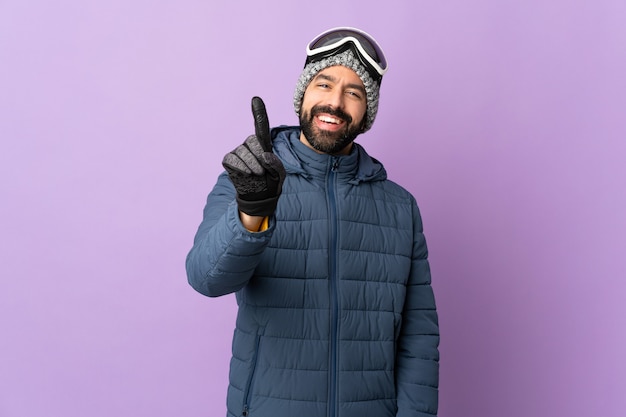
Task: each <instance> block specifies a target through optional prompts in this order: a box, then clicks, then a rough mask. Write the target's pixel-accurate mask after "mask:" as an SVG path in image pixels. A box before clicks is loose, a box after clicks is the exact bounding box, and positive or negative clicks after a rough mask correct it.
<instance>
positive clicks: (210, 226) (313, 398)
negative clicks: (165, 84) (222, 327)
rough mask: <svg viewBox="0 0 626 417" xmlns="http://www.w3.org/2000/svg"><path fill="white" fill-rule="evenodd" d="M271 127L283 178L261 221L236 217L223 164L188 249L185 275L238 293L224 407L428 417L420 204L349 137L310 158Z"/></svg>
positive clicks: (294, 414)
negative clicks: (259, 227) (263, 226)
mask: <svg viewBox="0 0 626 417" xmlns="http://www.w3.org/2000/svg"><path fill="white" fill-rule="evenodd" d="M299 134H300V132H299V130H298V128H294V127H281V128H277V129H273V130H272V136H273V137H274V142H273V145H274V152H275V154H276V155H278V157H279V158H280V159H281V160H282V162H283V164H284V166H285V169H286V171H287V173H288V175H287V178H286V180H285V183H284V185H283V192H282V195H281V197H280V199H279V203H278V208H277V210H276V213H275V216H274V217H273V218H272V219H271V221H270V227H269V229H268V230H266V231H263V232H260V233H250V232H248V231H247V230H245V228H244V227H243V226H242V224H241V222H240V221H239V217H238V211H237V206H236V203H235V201H234V199H235V190H234V188H233V185H232V183H231V182H230V180H229V178H228V176H227V175H226V174H225V173H223V174H222V175H220V177H219V178H218V181H217V184H216V185H215V187H214V189H213V190H212V191H211V193H210V194H209V196H208V199H207V205H206V207H205V209H204V219H203V221H202V223H201V225H200V227H199V229H198V231H197V234H196V237H195V239H194V245H193V248H192V249H191V251H190V252H189V255H188V256H187V264H186V266H187V275H188V279H189V283H190V284H191V285H192V286H193V287H194V288H195V289H196V290H197V291H199V292H200V293H202V294H205V295H207V296H210V297H215V296H221V295H224V294H228V293H232V292H236V299H237V303H238V314H237V320H236V326H235V327H236V328H235V331H234V336H233V343H232V359H231V364H230V377H229V378H230V384H229V387H228V398H227V409H228V416H229V417H233V416H249V417H288V416H289V417H392V416H396V417H409V416H411V417H424V416H434V415H436V414H437V399H438V376H439V367H438V361H439V353H438V343H439V328H438V323H437V313H436V309H435V301H434V296H433V292H432V288H431V285H430V269H429V264H428V260H427V248H426V242H425V240H424V235H423V233H422V222H421V219H420V215H419V211H418V208H417V205H416V202H415V199H414V198H413V197H412V196H411V194H409V193H408V192H407V191H406V190H404V189H403V188H401V187H400V186H398V185H396V184H395V183H393V182H391V181H389V180H387V175H386V172H385V170H384V168H383V166H382V165H381V164H380V163H379V162H378V161H376V160H375V159H373V158H371V157H370V156H368V154H367V153H366V152H365V150H364V149H363V148H362V147H361V146H359V145H358V144H356V143H355V144H354V146H353V150H352V152H351V153H350V155H346V156H332V155H326V154H317V153H316V152H313V151H312V150H310V149H309V148H307V147H306V146H304V145H303V144H302V143H301V142H300V141H299V140H298V138H299Z"/></svg>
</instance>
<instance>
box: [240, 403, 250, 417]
mask: <svg viewBox="0 0 626 417" xmlns="http://www.w3.org/2000/svg"><path fill="white" fill-rule="evenodd" d="M248 414H250V412H249V411H248V404H246V405H244V406H243V411H242V412H241V415H242V416H243V417H247V416H248Z"/></svg>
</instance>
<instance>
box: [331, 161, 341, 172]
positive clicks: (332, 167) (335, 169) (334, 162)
mask: <svg viewBox="0 0 626 417" xmlns="http://www.w3.org/2000/svg"><path fill="white" fill-rule="evenodd" d="M332 161H333V163H332V165H331V166H330V170H331V171H333V172H335V171H337V167H338V166H339V159H338V158H333V159H332Z"/></svg>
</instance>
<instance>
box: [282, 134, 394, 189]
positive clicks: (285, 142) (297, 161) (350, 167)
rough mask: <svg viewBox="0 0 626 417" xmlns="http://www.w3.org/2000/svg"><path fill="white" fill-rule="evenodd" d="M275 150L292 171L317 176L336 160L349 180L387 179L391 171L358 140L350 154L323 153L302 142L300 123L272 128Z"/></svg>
mask: <svg viewBox="0 0 626 417" xmlns="http://www.w3.org/2000/svg"><path fill="white" fill-rule="evenodd" d="M271 135H272V140H273V142H272V145H273V149H274V153H275V154H276V155H277V156H278V158H279V159H280V160H281V161H282V163H283V165H284V167H285V170H286V171H287V173H290V174H298V175H302V176H305V177H313V176H316V174H319V175H325V174H326V172H327V170H328V167H330V165H331V163H332V162H331V161H336V162H337V165H336V166H338V170H339V172H340V173H341V174H342V175H346V176H348V177H349V179H348V182H350V183H352V184H358V183H360V182H370V181H383V180H386V179H387V171H386V170H385V167H384V166H383V164H381V163H380V162H379V161H378V160H376V159H375V158H373V157H371V156H370V155H369V154H368V153H367V152H366V151H365V148H363V147H362V146H361V145H359V144H358V143H354V144H353V147H352V151H351V152H350V154H349V155H328V154H319V153H317V152H315V151H313V150H312V149H310V148H308V147H307V146H305V145H304V144H303V143H302V142H300V128H299V127H298V126H279V127H276V128H273V129H272V130H271Z"/></svg>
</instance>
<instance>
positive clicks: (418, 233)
mask: <svg viewBox="0 0 626 417" xmlns="http://www.w3.org/2000/svg"><path fill="white" fill-rule="evenodd" d="M413 212H414V214H413V222H414V229H413V258H412V265H411V274H410V276H409V280H408V283H407V289H406V298H405V303H404V309H403V313H402V328H401V331H400V336H399V339H398V346H397V353H396V389H397V404H398V414H397V417H426V416H428V417H432V416H436V415H437V409H438V397H439V349H438V346H439V324H438V318H437V310H436V306H435V298H434V294H433V290H432V287H431V278H430V266H429V264H428V249H427V247H426V240H425V238H424V233H423V228H422V221H421V217H420V214H419V210H418V208H417V204H415V205H414V208H413Z"/></svg>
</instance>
